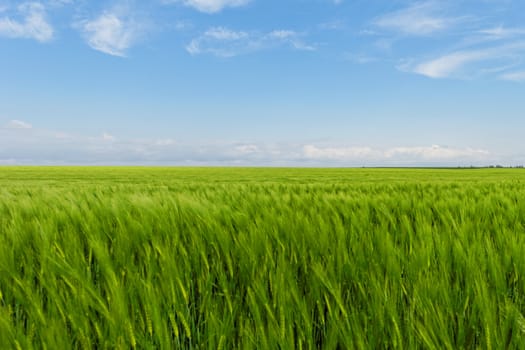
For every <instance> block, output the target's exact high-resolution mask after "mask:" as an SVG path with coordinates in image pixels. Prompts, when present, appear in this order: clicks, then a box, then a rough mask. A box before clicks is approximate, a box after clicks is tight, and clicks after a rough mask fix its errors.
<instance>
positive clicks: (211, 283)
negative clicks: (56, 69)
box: [0, 167, 525, 349]
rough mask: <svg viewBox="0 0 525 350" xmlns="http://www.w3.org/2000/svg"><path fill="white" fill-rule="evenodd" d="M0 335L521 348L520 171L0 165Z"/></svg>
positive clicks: (93, 341)
mask: <svg viewBox="0 0 525 350" xmlns="http://www.w3.org/2000/svg"><path fill="white" fill-rule="evenodd" d="M0 242H1V245H0V348H1V349H11V348H20V349H41V348H47V349H73V348H75V349H76V348H79V349H93V348H98V349H104V348H121V349H130V348H140V349H142V348H151V349H153V348H163V349H173V348H175V349H177V348H181V349H188V348H202V349H231V348H254V349H255V348H257V349H264V348H268V349H279V348H280V349H315V348H323V349H336V348H340V349H341V348H344V349H354V348H363V349H381V348H399V349H411V348H425V349H472V348H487V349H490V348H492V349H502V348H510V349H514V348H515V349H519V348H524V347H525V317H524V314H525V280H524V278H525V172H524V171H521V170H513V171H512V170H386V169H383V170H379V169H376V170H344V169H231V168H230V169H213V168H201V169H197V168H41V167H37V168H16V167H13V168H11V167H5V168H0Z"/></svg>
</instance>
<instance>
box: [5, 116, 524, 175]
mask: <svg viewBox="0 0 525 350" xmlns="http://www.w3.org/2000/svg"><path fill="white" fill-rule="evenodd" d="M6 126H8V127H0V163H2V162H3V163H10V164H174V165H175V164H179V165H182V164H201V165H283V166H285V165H289V166H332V165H334V166H363V165H365V166H381V165H388V166H395V165H399V166H403V165H411V166H415V165H422V166H424V165H433V166H436V165H443V166H469V165H489V164H496V163H498V161H500V162H501V160H502V158H501V157H500V156H498V155H495V154H493V153H491V152H489V151H488V150H484V149H478V148H473V147H470V148H469V147H445V146H438V145H430V146H417V147H408V146H394V147H386V148H376V147H372V146H367V145H364V146H358V147H356V146H350V147H348V146H344V145H343V146H341V145H338V144H332V145H330V144H325V143H323V144H319V143H288V142H284V143H266V142H253V141H252V142H250V141H247V142H238V141H232V140H230V141H214V142H204V143H198V142H184V141H180V140H177V139H176V138H175V137H173V138H158V139H155V138H142V139H139V138H129V137H128V138H127V137H125V136H123V135H113V133H108V132H101V133H99V134H98V135H79V134H73V133H68V132H62V131H55V130H45V129H40V128H33V127H31V125H30V124H28V123H25V122H22V121H14V120H13V121H10V122H9V123H8V124H7V125H6ZM498 157H500V158H498ZM512 157H514V158H512ZM2 160H4V161H2ZM505 160H506V162H505V164H518V163H519V160H520V158H519V157H518V156H512V155H510V156H508V157H507V158H505ZM521 160H523V159H522V158H521Z"/></svg>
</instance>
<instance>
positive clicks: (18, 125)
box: [5, 119, 33, 129]
mask: <svg viewBox="0 0 525 350" xmlns="http://www.w3.org/2000/svg"><path fill="white" fill-rule="evenodd" d="M5 127H6V128H7V129H31V128H33V126H32V125H31V124H29V123H27V122H24V121H21V120H16V119H13V120H10V121H9V122H8V123H7V124H6V125H5Z"/></svg>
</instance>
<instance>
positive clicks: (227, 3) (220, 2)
mask: <svg viewBox="0 0 525 350" xmlns="http://www.w3.org/2000/svg"><path fill="white" fill-rule="evenodd" d="M249 2H250V0H165V1H164V3H166V4H169V3H182V4H184V5H186V6H191V7H193V8H195V9H197V10H198V11H201V12H206V13H215V12H219V11H222V10H223V9H224V8H226V7H239V6H243V5H246V4H247V3H249Z"/></svg>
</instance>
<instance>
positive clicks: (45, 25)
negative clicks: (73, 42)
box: [0, 2, 54, 42]
mask: <svg viewBox="0 0 525 350" xmlns="http://www.w3.org/2000/svg"><path fill="white" fill-rule="evenodd" d="M53 34H54V31H53V27H52V26H51V24H50V23H49V22H48V20H47V14H46V8H45V6H44V5H42V4H41V3H39V2H25V3H23V4H21V5H19V6H18V7H17V16H16V17H15V18H13V17H9V16H6V17H0V36H4V37H8V38H25V39H34V40H37V41H40V42H47V41H50V40H51V39H53Z"/></svg>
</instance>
